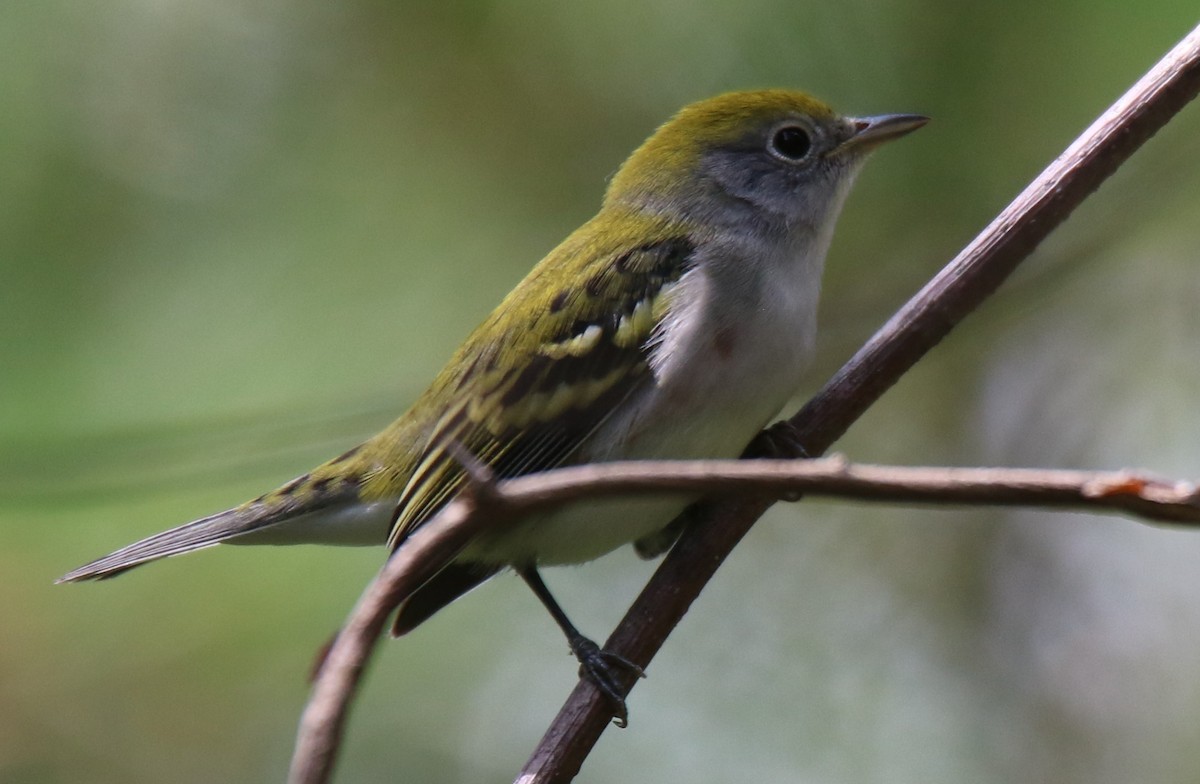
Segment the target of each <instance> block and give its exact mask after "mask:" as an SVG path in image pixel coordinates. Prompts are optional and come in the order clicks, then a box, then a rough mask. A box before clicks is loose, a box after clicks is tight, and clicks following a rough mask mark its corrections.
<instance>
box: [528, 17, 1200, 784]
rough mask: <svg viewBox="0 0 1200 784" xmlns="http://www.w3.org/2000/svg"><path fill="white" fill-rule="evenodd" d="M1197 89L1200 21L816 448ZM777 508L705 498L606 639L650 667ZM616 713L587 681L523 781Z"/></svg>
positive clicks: (906, 314) (1022, 201) (839, 387)
mask: <svg viewBox="0 0 1200 784" xmlns="http://www.w3.org/2000/svg"><path fill="white" fill-rule="evenodd" d="M1197 92H1200V27H1197V28H1196V29H1195V30H1193V31H1192V32H1191V33H1190V34H1189V35H1188V36H1187V37H1186V38H1185V39H1184V40H1183V41H1181V42H1180V43H1179V44H1178V45H1176V46H1175V48H1173V49H1172V50H1171V51H1170V52H1168V53H1167V55H1166V56H1165V57H1163V59H1162V60H1160V61H1159V62H1158V64H1157V65H1155V67H1154V68H1153V69H1152V70H1151V71H1150V72H1149V73H1147V74H1146V76H1144V77H1143V78H1142V79H1141V80H1140V81H1138V83H1137V84H1136V85H1134V86H1133V87H1132V88H1131V89H1130V90H1129V91H1128V92H1127V93H1126V94H1125V95H1124V96H1122V97H1121V99H1120V100H1118V101H1117V102H1116V103H1115V104H1113V106H1112V107H1111V108H1109V110H1108V111H1106V112H1105V113H1104V114H1103V115H1102V116H1101V117H1100V118H1099V119H1098V120H1097V121H1096V122H1095V123H1093V124H1092V126H1091V127H1090V128H1088V129H1087V131H1085V132H1084V133H1083V135H1082V136H1080V137H1079V139H1077V140H1076V141H1075V142H1074V143H1073V144H1072V145H1071V146H1070V147H1069V148H1068V149H1067V150H1066V152H1064V153H1063V154H1062V155H1061V156H1060V157H1059V158H1058V159H1057V160H1055V161H1054V162H1053V163H1052V164H1051V165H1050V166H1049V167H1048V168H1047V169H1046V170H1045V171H1044V172H1043V173H1042V174H1041V175H1040V176H1038V178H1037V179H1036V180H1034V181H1033V183H1031V184H1030V185H1029V187H1027V188H1026V189H1025V190H1024V192H1022V193H1021V194H1020V195H1019V196H1018V197H1017V199H1016V200H1015V201H1013V203H1012V204H1010V205H1009V206H1008V207H1007V208H1006V209H1005V210H1004V211H1003V212H1002V213H1001V214H1000V215H999V216H998V217H997V218H996V219H995V220H994V221H993V222H992V224H991V225H990V226H988V227H987V228H986V229H985V230H984V231H983V232H982V233H981V234H980V235H979V236H978V237H977V238H976V239H975V240H974V241H973V242H972V243H971V244H970V245H968V246H967V247H966V248H965V249H964V250H963V251H962V252H961V253H960V254H959V255H958V256H957V257H956V258H955V259H954V260H953V261H952V262H951V263H950V264H949V265H947V267H946V268H945V269H943V270H942V272H941V273H939V274H938V275H937V276H936V277H935V278H934V279H933V280H932V281H930V282H929V284H927V285H926V286H925V287H924V288H923V289H922V290H921V291H920V292H918V293H917V295H916V296H915V297H914V298H913V299H912V300H910V301H909V303H908V304H907V305H905V307H904V308H903V309H901V310H900V311H899V312H898V313H897V314H896V315H895V316H894V317H892V319H891V320H890V321H889V322H888V323H887V324H886V325H885V326H884V327H883V328H882V329H881V330H880V331H879V332H878V333H877V334H876V335H875V336H874V337H873V338H872V339H871V340H870V341H869V342H868V343H867V344H866V345H865V346H864V347H863V348H862V349H861V350H860V351H859V352H858V353H857V354H855V356H854V357H853V358H852V359H851V360H850V361H849V362H848V363H847V364H846V365H845V366H844V367H843V368H842V369H841V370H840V371H839V372H838V373H837V375H835V376H834V377H833V379H832V380H831V381H830V382H829V383H828V384H827V385H826V386H825V387H824V389H822V390H821V392H820V393H819V394H818V395H817V396H816V397H815V398H813V400H812V401H810V402H809V403H808V405H806V406H805V407H804V408H803V409H802V410H801V411H800V412H799V413H798V414H797V415H796V416H794V417H793V418H792V419H791V420H790V421H791V422H792V424H793V425H794V426H795V427H796V429H797V432H798V433H799V435H800V439H801V442H802V443H803V444H804V446H805V450H806V452H807V453H808V454H812V455H816V454H821V453H823V452H824V451H825V450H827V449H828V448H829V447H830V446H831V445H832V444H833V442H834V441H836V440H837V439H838V438H840V437H841V435H842V434H843V433H845V431H846V430H847V429H848V428H849V427H850V425H851V424H853V423H854V421H855V420H857V419H858V417H860V416H861V415H862V414H863V412H864V411H866V409H867V408H868V407H869V406H871V405H872V404H874V402H875V401H876V400H878V399H879V397H880V396H882V395H883V393H884V392H886V391H887V390H888V389H889V388H890V387H891V386H892V385H893V384H894V383H896V381H897V380H898V379H899V378H900V377H901V376H902V375H903V374H904V373H905V372H907V371H908V369H909V368H911V367H912V366H913V365H914V364H916V362H917V361H918V360H919V359H920V358H921V357H922V356H924V355H925V353H926V352H928V351H929V350H930V349H931V348H933V347H934V346H935V345H937V343H938V342H939V341H941V340H942V338H944V337H945V336H946V335H947V334H948V333H949V332H950V330H951V329H952V328H953V327H954V326H955V325H957V324H958V322H959V321H961V320H962V319H963V318H964V317H965V316H966V315H967V314H968V313H970V312H971V311H972V310H974V309H975V308H976V307H978V305H979V304H980V303H981V302H982V301H983V300H984V299H986V298H987V297H988V296H990V295H991V294H992V292H994V291H995V290H996V288H997V287H998V286H999V285H1000V283H1002V282H1003V281H1004V279H1005V278H1007V277H1008V275H1009V274H1010V273H1011V272H1012V271H1013V270H1014V269H1015V268H1016V266H1017V265H1018V264H1019V263H1020V262H1021V261H1023V260H1024V259H1025V258H1026V257H1027V256H1028V255H1029V254H1030V253H1031V252H1032V251H1033V249H1034V248H1035V247H1036V246H1037V245H1038V243H1040V242H1041V241H1042V240H1043V239H1045V237H1046V236H1047V235H1048V234H1049V233H1050V232H1051V231H1052V230H1053V229H1054V228H1055V227H1056V226H1058V224H1060V223H1061V222H1062V221H1063V220H1065V219H1066V217H1067V216H1068V215H1069V214H1070V213H1071V212H1072V211H1073V210H1074V209H1075V207H1077V206H1078V205H1079V204H1080V203H1081V202H1082V201H1083V200H1084V199H1085V198H1086V197H1087V196H1088V195H1089V194H1090V193H1091V192H1092V191H1094V190H1095V189H1096V188H1097V187H1099V185H1100V183H1101V182H1103V181H1104V180H1105V179H1106V178H1107V177H1108V176H1109V175H1111V174H1112V173H1113V172H1114V171H1116V169H1117V168H1118V167H1119V166H1120V165H1121V164H1122V163H1123V162H1124V161H1125V160H1126V159H1127V158H1128V157H1129V156H1130V155H1131V154H1132V153H1133V152H1134V150H1136V149H1137V148H1138V147H1140V146H1141V145H1142V144H1143V143H1144V142H1145V141H1146V140H1147V139H1149V138H1150V137H1151V136H1153V135H1154V133H1155V132H1157V131H1158V129H1159V128H1161V127H1162V126H1164V125H1165V124H1166V123H1167V122H1168V121H1169V120H1170V119H1171V117H1173V116H1174V115H1175V114H1176V113H1177V112H1178V111H1179V110H1180V109H1181V108H1182V107H1183V106H1184V105H1186V104H1187V103H1188V102H1189V101H1191V100H1192V99H1193V98H1194V97H1195V96H1196V94H1197ZM768 506H769V503H768V502H765V501H761V500H755V501H749V500H742V501H730V502H725V503H720V504H713V505H710V506H708V507H706V509H705V510H704V512H703V513H702V514H700V515H699V516H698V517H699V519H698V520H696V521H695V522H694V523H693V524H692V525H691V526H690V527H689V530H688V531H686V532H685V535H684V537H683V538H682V539H681V540H680V542H679V543H678V544H677V545H676V546H675V548H674V549H673V550H672V551H671V553H670V554H668V556H667V558H666V559H665V560H664V561H663V563H662V565H661V566H660V567H659V569H658V570H657V571H656V572H655V574H654V576H653V577H652V578H651V580H650V582H649V583H648V584H647V585H646V587H645V589H644V590H643V591H642V593H641V595H640V596H639V597H638V598H637V600H636V601H635V602H634V604H633V606H632V607H630V609H629V611H628V613H627V614H626V615H625V618H624V619H623V620H622V621H621V623H620V625H619V626H618V627H617V629H616V631H614V632H613V634H612V636H610V637H609V639H608V641H607V642H606V644H605V647H606V648H607V649H608V650H612V651H615V652H617V653H619V654H621V655H623V656H625V657H626V658H628V659H630V660H631V661H633V662H635V663H636V664H638V665H640V666H642V667H646V666H647V665H649V663H650V660H651V658H653V656H654V654H655V653H656V652H657V651H658V649H659V648H660V647H661V646H662V644H663V642H664V641H665V640H666V637H667V635H668V634H669V633H670V631H671V630H672V629H673V628H674V627H675V626H676V624H678V623H679V621H680V620H681V619H682V618H683V615H684V613H686V612H687V609H688V607H689V606H690V605H691V603H692V601H693V600H694V599H695V598H696V596H697V595H699V593H700V591H701V590H702V589H703V587H704V585H705V584H706V583H707V582H708V580H709V579H710V578H711V576H712V575H713V573H714V572H715V571H716V569H717V567H718V566H720V564H721V562H722V561H723V560H724V559H725V557H726V556H727V555H728V554H729V552H730V550H732V548H733V547H734V545H736V544H737V542H738V541H739V540H741V538H742V536H744V535H745V533H746V531H748V530H749V528H750V527H751V526H752V525H753V524H754V522H755V521H756V520H757V519H758V518H759V517H760V516H761V515H762V513H763V512H764V511H765V510H766V508H767V507H768ZM610 716H611V711H610V710H609V706H608V704H607V703H606V702H605V701H604V699H603V698H602V697H601V696H600V695H599V694H598V693H597V692H596V691H595V690H594V689H593V688H592V687H591V686H590V685H589V684H587V683H586V682H580V684H579V685H577V686H576V688H575V690H574V691H573V692H572V693H571V695H570V697H568V699H567V701H566V703H565V704H564V705H563V707H562V709H561V710H560V711H559V714H558V716H557V717H556V718H555V719H554V721H553V723H552V724H551V725H550V727H549V729H548V730H547V731H546V734H545V736H544V737H543V738H542V741H541V743H539V745H538V747H537V749H535V751H534V752H533V755H532V756H531V757H530V759H529V761H528V762H527V763H526V764H525V767H524V768H523V769H522V771H521V773H520V775H519V776H518V779H517V780H518V781H520V782H521V784H546V783H547V782H566V781H570V780H571V779H572V778H574V776H575V774H576V773H577V772H578V771H579V768H580V766H581V765H582V764H583V760H584V759H585V758H586V756H587V754H588V752H589V751H590V750H591V748H592V746H594V745H595V743H596V741H597V740H598V739H599V737H600V734H601V733H602V732H603V731H604V728H605V727H606V726H607V725H608V721H609V718H610Z"/></svg>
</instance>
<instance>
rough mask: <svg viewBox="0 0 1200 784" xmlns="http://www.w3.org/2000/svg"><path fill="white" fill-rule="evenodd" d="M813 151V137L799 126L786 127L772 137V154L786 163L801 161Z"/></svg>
mask: <svg viewBox="0 0 1200 784" xmlns="http://www.w3.org/2000/svg"><path fill="white" fill-rule="evenodd" d="M811 149H812V137H811V136H809V135H808V131H806V130H804V129H803V128H801V127H800V126H798V125H785V126H784V127H782V128H780V129H779V130H778V131H775V135H774V136H772V137H771V152H773V153H775V155H777V156H779V157H780V158H783V159H784V160H785V161H800V160H803V159H804V156H806V155H808V151H809V150H811Z"/></svg>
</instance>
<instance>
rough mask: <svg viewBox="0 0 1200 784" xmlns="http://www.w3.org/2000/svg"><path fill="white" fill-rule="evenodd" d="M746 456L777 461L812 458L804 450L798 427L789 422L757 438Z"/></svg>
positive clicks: (775, 425)
mask: <svg viewBox="0 0 1200 784" xmlns="http://www.w3.org/2000/svg"><path fill="white" fill-rule="evenodd" d="M744 456H745V457H759V458H768V459H772V458H773V459H777V460H779V459H795V458H798V457H799V458H805V459H807V458H810V457H812V455H810V454H809V452H808V450H807V449H805V448H804V443H803V442H802V441H801V440H800V433H799V432H798V431H797V430H796V427H795V426H794V425H793V424H792V423H791V422H788V421H787V420H782V421H780V422H776V423H775V424H773V425H771V426H770V427H768V428H767V429H766V430H763V431H762V432H761V433H759V434H758V435H757V436H755V437H754V440H753V441H751V442H750V446H748V447H746V452H745V455H744Z"/></svg>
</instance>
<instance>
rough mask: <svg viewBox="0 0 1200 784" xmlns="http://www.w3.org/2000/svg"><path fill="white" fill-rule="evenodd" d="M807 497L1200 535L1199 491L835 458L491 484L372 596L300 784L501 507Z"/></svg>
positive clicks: (322, 702) (304, 755)
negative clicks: (373, 659)
mask: <svg viewBox="0 0 1200 784" xmlns="http://www.w3.org/2000/svg"><path fill="white" fill-rule="evenodd" d="M797 491H799V492H803V493H806V494H811V495H827V496H836V497H842V498H852V499H858V500H864V501H881V502H893V503H894V502H921V503H930V504H947V503H952V504H964V503H965V504H989V505H1003V506H1046V507H1060V508H1078V509H1098V510H1105V511H1117V512H1125V513H1128V514H1133V515H1136V516H1139V517H1142V518H1145V519H1147V520H1153V521H1157V522H1169V523H1176V524H1184V525H1200V491H1198V490H1197V488H1196V485H1195V484H1193V483H1190V482H1176V481H1170V480H1165V479H1160V478H1157V477H1154V476H1151V475H1149V474H1146V473H1144V472H1137V471H1117V472H1106V473H1105V472H1088V471H1051V470H1041V469H1028V468H908V467H900V466H875V465H852V464H850V463H847V462H846V461H845V460H844V459H842V458H840V457H830V458H824V459H821V460H754V461H747V460H697V461H644V462H624V463H604V464H598V465H585V466H577V467H574V468H563V469H558V470H556V471H549V472H546V473H543V474H536V475H532V476H526V477H520V478H517V479H510V480H507V481H504V482H500V483H496V484H491V485H490V489H489V490H488V493H487V498H488V499H490V500H489V503H488V504H479V503H477V502H475V500H474V499H473V498H471V497H469V496H460V497H459V498H458V499H457V500H455V501H454V502H452V503H450V504H448V505H447V506H446V508H445V509H443V510H442V511H441V513H440V514H438V516H437V517H436V518H434V519H433V520H431V521H430V522H429V523H428V524H427V525H425V526H422V527H421V529H420V530H419V531H418V532H417V533H415V534H413V536H412V538H411V539H410V540H409V541H407V542H405V544H404V547H402V548H400V550H398V551H397V553H396V555H395V556H394V557H393V558H392V560H391V561H389V562H388V564H387V565H386V566H385V567H384V569H383V571H382V573H381V574H380V576H379V578H378V579H377V580H376V581H375V582H373V583H372V584H371V586H370V588H369V589H368V591H367V592H366V593H365V594H363V596H362V598H361V599H360V600H359V603H358V605H357V606H356V607H355V609H354V612H353V614H352V615H351V620H350V622H349V623H348V624H347V625H346V627H345V628H344V629H343V630H342V632H341V633H340V634H339V635H338V640H337V642H336V643H335V644H334V646H333V648H331V650H330V652H329V656H328V658H327V659H326V660H325V662H324V664H323V665H322V667H321V671H320V676H319V677H318V680H317V685H316V687H315V689H314V693H313V696H312V698H311V699H310V701H309V704H308V707H307V709H306V710H305V712H304V718H303V721H302V723H301V728H300V737H299V740H298V742H297V747H296V754H295V757H294V759H293V767H292V771H291V781H293V782H296V784H299V783H300V782H305V783H307V782H320V781H324V780H326V778H327V777H328V775H329V771H330V770H331V766H332V763H333V760H334V756H335V753H336V750H337V747H338V744H339V742H340V738H341V735H342V731H343V729H344V721H345V716H346V707H347V705H348V704H349V701H350V699H351V698H352V696H353V694H354V691H355V686H356V685H357V683H358V680H359V678H360V677H361V675H362V670H363V662H364V661H365V659H366V656H367V654H368V652H369V649H370V647H371V646H372V645H373V644H374V642H375V640H376V639H377V638H378V637H379V635H380V632H381V631H382V629H383V625H384V622H385V621H386V619H387V616H388V614H389V613H390V612H391V611H392V610H393V609H395V607H396V601H397V597H398V596H403V595H404V594H406V593H407V592H408V591H409V590H410V589H411V588H412V587H413V586H415V585H419V584H420V583H421V582H423V581H424V580H425V579H428V577H430V576H432V575H431V574H430V572H431V571H432V570H431V569H430V564H438V563H443V562H444V561H445V559H447V558H448V557H450V555H451V554H452V553H454V552H455V551H456V550H457V549H459V548H461V546H462V545H463V543H465V542H466V541H468V540H469V539H470V537H471V536H472V535H474V533H475V532H476V531H478V530H479V529H480V528H482V527H484V526H486V525H490V524H493V523H494V522H495V516H494V513H495V509H496V508H497V507H498V508H502V509H503V510H504V513H505V514H506V515H521V514H531V513H533V512H536V511H542V510H546V509H548V508H551V507H555V506H561V505H563V504H565V503H568V502H570V501H578V500H581V499H584V498H595V497H600V496H605V497H608V496H613V495H644V494H661V493H664V492H683V493H695V494H701V493H719V494H721V495H722V496H736V495H749V496H757V497H765V498H772V499H778V498H782V497H785V496H787V495H789V494H791V493H794V492H797ZM492 504H495V506H492Z"/></svg>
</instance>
